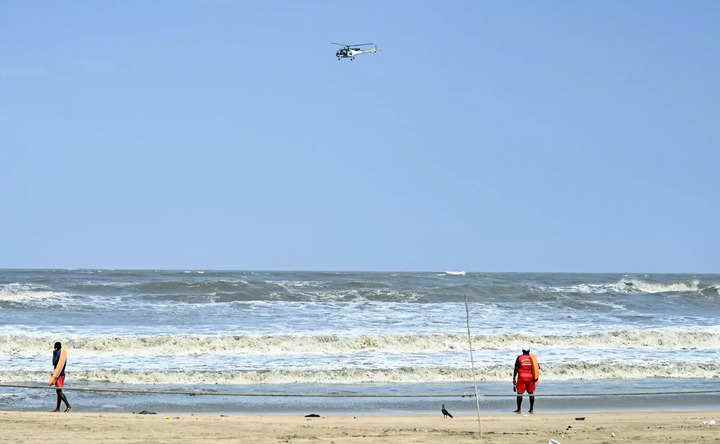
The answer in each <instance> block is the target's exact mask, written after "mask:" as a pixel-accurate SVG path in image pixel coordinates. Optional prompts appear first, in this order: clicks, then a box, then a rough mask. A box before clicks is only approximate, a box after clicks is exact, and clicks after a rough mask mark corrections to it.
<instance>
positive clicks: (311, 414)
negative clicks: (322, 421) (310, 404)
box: [305, 413, 320, 418]
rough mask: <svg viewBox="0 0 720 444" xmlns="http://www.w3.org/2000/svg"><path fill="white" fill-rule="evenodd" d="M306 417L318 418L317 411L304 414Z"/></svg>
mask: <svg viewBox="0 0 720 444" xmlns="http://www.w3.org/2000/svg"><path fill="white" fill-rule="evenodd" d="M305 417H306V418H319V417H320V415H318V414H317V413H310V414H309V415H305Z"/></svg>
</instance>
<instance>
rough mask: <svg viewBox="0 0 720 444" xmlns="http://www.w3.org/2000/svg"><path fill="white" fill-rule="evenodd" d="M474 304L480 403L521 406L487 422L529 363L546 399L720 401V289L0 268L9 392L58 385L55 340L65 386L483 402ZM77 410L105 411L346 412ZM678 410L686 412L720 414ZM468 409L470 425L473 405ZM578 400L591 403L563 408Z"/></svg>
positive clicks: (519, 277) (108, 406) (372, 406)
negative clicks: (674, 394) (595, 396)
mask: <svg viewBox="0 0 720 444" xmlns="http://www.w3.org/2000/svg"><path fill="white" fill-rule="evenodd" d="M466 298H467V300H468V301H469V309H470V326H471V329H472V336H473V346H474V349H475V354H474V356H475V365H476V369H477V372H476V375H477V378H478V380H479V382H480V389H481V393H488V394H496V395H504V394H508V395H510V397H508V398H507V400H502V399H501V398H498V400H497V401H494V400H492V399H489V398H488V399H484V401H483V402H484V405H485V406H486V407H487V408H489V409H499V410H503V409H505V407H506V405H512V399H511V396H512V393H511V391H510V389H511V382H510V381H511V376H512V365H513V363H514V359H515V357H516V356H517V355H518V354H519V353H520V350H521V348H523V347H530V349H531V350H532V352H533V353H535V354H537V356H538V358H539V360H540V363H541V365H542V369H543V376H542V381H541V385H540V388H539V389H538V394H539V396H541V395H542V393H543V391H545V392H546V393H550V392H553V393H561V394H566V395H567V394H573V393H587V392H593V393H594V392H597V393H610V392H620V393H632V392H633V391H636V392H641V391H653V390H655V391H657V390H660V391H683V390H720V387H719V386H720V275H687V274H662V275H659V274H555V273H467V274H466V275H465V276H451V275H447V274H446V273H444V272H425V273H364V272H363V273H361V272H338V273H334V272H269V271H268V272H263V271H211V270H181V271H165V270H0V384H11V385H12V384H20V385H25V384H43V383H46V381H47V377H48V374H49V372H50V371H51V350H52V344H53V343H54V342H55V341H61V342H63V344H64V346H65V347H66V348H67V349H68V350H69V353H70V358H69V363H68V371H67V374H68V376H67V381H68V383H67V384H68V387H86V388H87V387H90V388H92V387H96V388H97V387H101V388H102V387H104V388H113V387H114V388H133V389H140V390H144V389H147V390H155V389H165V390H176V389H177V390H203V391H213V390H214V391H231V392H232V391H239V392H248V393H250V392H252V393H295V394H299V393H311V394H312V393H339V394H354V395H364V394H365V395H367V394H370V395H383V394H385V395H403V394H410V395H423V394H429V395H430V394H433V395H438V396H439V395H441V394H446V393H447V394H458V395H459V394H466V393H471V392H472V390H473V389H472V373H471V371H470V361H469V354H468V341H467V332H466V330H465V305H464V302H465V300H466ZM71 396H74V398H75V399H77V400H79V401H80V402H81V403H84V405H86V406H88V408H93V409H95V410H128V409H131V408H136V407H137V408H139V407H141V406H151V407H154V408H158V409H163V408H164V409H166V410H168V409H170V410H177V411H186V410H191V411H192V410H198V411H218V410H221V411H225V410H227V411H260V410H272V411H282V410H283V409H285V410H288V409H289V410H303V409H308V408H320V407H324V408H327V409H334V408H337V409H342V408H346V407H347V406H348V405H349V404H348V402H349V401H347V400H343V399H330V400H322V401H320V400H317V399H315V400H312V399H303V400H298V399H293V400H283V399H277V398H257V399H245V398H227V399H225V398H222V397H216V398H213V399H206V398H202V399H201V397H197V396H196V397H180V396H173V395H169V396H165V395H164V396H160V395H153V396H147V395H112V396H108V395H103V394H94V393H72V392H71ZM49 397H50V394H49V393H47V392H44V391H29V390H26V389H9V388H5V389H3V388H2V387H0V409H2V408H13V409H40V408H43V407H47V405H50V404H49V403H51V402H52V399H50V398H49ZM682 398H683V399H684V400H685V401H683V402H685V403H686V404H687V407H688V408H690V407H694V406H698V405H704V404H708V403H709V404H714V405H715V406H717V404H718V401H720V399H719V398H718V396H717V395H702V396H701V395H697V396H689V397H688V396H684V397H682ZM447 399H448V400H450V401H452V399H453V397H452V396H449V397H448V398H447ZM456 401H457V404H456V405H457V408H459V409H464V408H468V409H469V408H471V407H472V405H473V404H472V401H471V400H468V399H465V400H462V399H456ZM625 401H627V400H624V401H623V400H620V401H617V402H620V403H622V402H625ZM71 402H72V399H71ZM508 402H509V403H510V404H507V403H508ZM547 402H548V403H550V402H551V401H550V400H549V399H548V401H547ZM573 402H576V403H581V404H582V402H583V401H582V400H578V399H575V400H574V401H572V402H570V401H565V402H564V403H563V404H562V405H564V406H567V405H570V404H572V403H573ZM593 402H596V401H593ZM598 402H599V401H598ZM606 402H611V400H609V399H608V400H606ZM46 404H47V405H46ZM352 404H353V405H355V406H356V408H358V409H361V410H362V409H366V410H369V411H382V410H383V409H398V410H403V409H413V410H418V409H422V406H423V405H424V404H423V401H422V400H413V399H410V398H408V399H404V398H398V399H395V400H390V401H387V400H383V399H382V398H372V399H370V400H365V401H361V400H356V401H352ZM556 404H557V405H556V407H558V408H559V407H560V404H558V403H557V402H556ZM572 405H574V404H572ZM594 405H596V406H599V405H604V404H602V402H600V404H597V403H596V404H594ZM633 405H636V404H633ZM682 405H685V404H682Z"/></svg>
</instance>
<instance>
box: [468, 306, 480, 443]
mask: <svg viewBox="0 0 720 444" xmlns="http://www.w3.org/2000/svg"><path fill="white" fill-rule="evenodd" d="M465 325H466V327H467V335H468V347H469V349H470V368H471V369H472V377H473V386H474V387H475V408H476V409H477V423H478V437H479V439H480V440H481V441H482V423H481V422H480V396H479V395H478V387H477V376H476V374H475V357H474V356H473V346H472V335H471V334H470V308H469V306H468V295H467V294H466V295H465Z"/></svg>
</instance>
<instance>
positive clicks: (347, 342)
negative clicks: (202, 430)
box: [0, 329, 720, 356]
mask: <svg viewBox="0 0 720 444" xmlns="http://www.w3.org/2000/svg"><path fill="white" fill-rule="evenodd" d="M55 337H57V336H43V335H38V334H33V335H13V334H2V335H0V353H2V354H6V355H10V356H37V355H42V354H44V353H47V350H48V346H49V345H48V344H51V343H52V342H53V341H54V340H55V339H54V338H55ZM64 342H65V343H66V344H67V346H68V347H69V348H71V349H72V350H73V351H74V353H78V354H80V355H84V356H96V355H107V354H111V355H138V356H171V355H172V356H187V355H207V354H246V355H272V356H285V355H299V354H305V355H308V356H320V355H338V354H352V353H365V352H375V353H394V354H411V353H452V352H464V351H465V350H466V349H467V337H466V336H464V335H462V334H433V335H359V336H340V335H315V336H299V335H279V336H246V335H155V336H76V337H70V338H67V339H66V340H65V341H64ZM473 345H474V346H475V348H476V349H478V350H480V349H487V350H518V349H520V348H521V347H523V346H525V345H530V346H532V347H534V348H556V349H557V348H560V349H563V348H565V349H575V348H591V349H601V348H648V349H653V350H655V349H661V350H663V349H664V350H668V349H678V350H692V349H712V348H720V331H718V330H715V329H704V330H701V329H692V330H677V329H665V330H616V331H610V332H605V333H597V334H587V335H544V336H532V335H522V334H504V335H476V336H474V337H473Z"/></svg>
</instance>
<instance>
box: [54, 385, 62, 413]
mask: <svg viewBox="0 0 720 444" xmlns="http://www.w3.org/2000/svg"><path fill="white" fill-rule="evenodd" d="M55 395H56V396H57V402H56V404H55V410H53V412H59V411H60V402H61V401H62V390H60V389H56V390H55Z"/></svg>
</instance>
